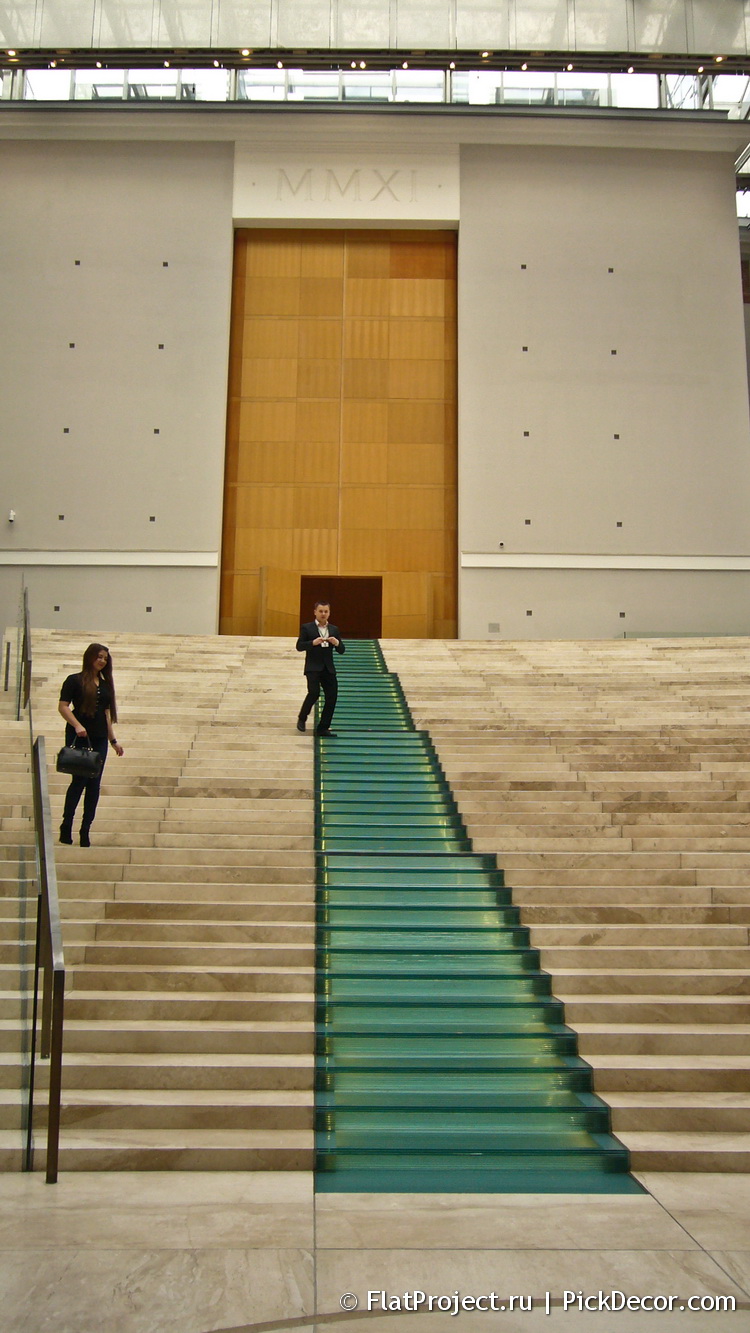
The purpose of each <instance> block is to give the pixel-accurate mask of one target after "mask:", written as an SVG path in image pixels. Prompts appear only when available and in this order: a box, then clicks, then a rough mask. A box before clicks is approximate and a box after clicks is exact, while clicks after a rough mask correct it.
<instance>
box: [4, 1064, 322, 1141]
mask: <svg viewBox="0 0 750 1333" xmlns="http://www.w3.org/2000/svg"><path fill="white" fill-rule="evenodd" d="M67 1072H69V1073H70V1074H71V1075H73V1074H74V1071H73V1070H72V1069H71V1070H69V1071H67ZM45 1110H46V1108H45V1107H44V1105H43V1104H40V1105H39V1106H38V1107H35V1126H36V1128H37V1129H38V1128H40V1127H41V1126H42V1125H43V1124H44V1123H45ZM22 1111H23V1106H22V1098H21V1096H20V1094H18V1093H17V1092H15V1091H12V1090H10V1089H0V1128H2V1129H10V1128H14V1127H19V1128H20V1125H21V1120H22ZM61 1124H62V1129H63V1131H64V1132H65V1131H67V1130H68V1129H74V1130H80V1129H92V1128H94V1129H127V1128H132V1129H133V1130H136V1131H137V1130H139V1129H170V1128H171V1129H176V1130H181V1129H199V1130H211V1129H232V1130H238V1129H246V1130H256V1129H272V1130H288V1129H298V1130H312V1127H313V1093H312V1090H305V1091H302V1090H294V1089H291V1090H289V1089H279V1090H277V1091H273V1092H271V1091H268V1090H259V1089H238V1088H227V1087H223V1088H211V1089H210V1090H206V1089H200V1088H184V1089H180V1088H161V1087H158V1088H132V1087H130V1086H124V1087H120V1088H79V1087H77V1086H75V1085H74V1086H73V1087H72V1088H67V1087H66V1088H65V1089H63V1094H62V1103H61Z"/></svg>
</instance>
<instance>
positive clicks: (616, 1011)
mask: <svg viewBox="0 0 750 1333" xmlns="http://www.w3.org/2000/svg"><path fill="white" fill-rule="evenodd" d="M555 992H556V994H557V997H558V999H562V1000H564V1003H565V1022H566V1023H569V1024H570V1026H571V1027H574V1028H576V1029H577V1030H578V1029H579V1025H581V1024H588V1023H596V1024H605V1023H606V1024H608V1025H611V1029H612V1031H613V1032H615V1031H617V1029H618V1025H619V1024H622V1023H624V1024H626V1025H627V1024H631V1023H643V1024H649V1025H651V1024H654V1023H670V1024H673V1023H680V1022H682V1023H685V1024H694V1023H710V1024H716V1023H719V1024H728V1023H744V1024H748V1025H750V994H748V996H747V997H746V998H745V999H742V998H738V997H736V996H733V995H713V996H705V995H685V994H681V995H675V996H672V997H671V998H670V997H668V996H665V995H646V994H643V995H621V994H619V995H618V994H616V993H614V994H610V995H603V996H597V997H595V998H593V997H590V996H586V997H585V998H584V997H583V996H578V995H562V994H560V990H559V987H558V986H556V987H555Z"/></svg>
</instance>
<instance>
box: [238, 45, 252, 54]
mask: <svg viewBox="0 0 750 1333" xmlns="http://www.w3.org/2000/svg"><path fill="white" fill-rule="evenodd" d="M240 55H241V56H249V55H250V47H249V46H243V48H242V50H241V51H240Z"/></svg>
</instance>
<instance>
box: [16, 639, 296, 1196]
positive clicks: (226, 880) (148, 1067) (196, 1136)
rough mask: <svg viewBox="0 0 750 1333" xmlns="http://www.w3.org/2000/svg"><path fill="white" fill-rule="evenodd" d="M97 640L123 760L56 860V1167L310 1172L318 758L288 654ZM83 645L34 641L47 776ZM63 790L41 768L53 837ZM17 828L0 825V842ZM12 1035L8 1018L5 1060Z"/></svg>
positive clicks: (216, 642) (212, 643) (278, 648)
mask: <svg viewBox="0 0 750 1333" xmlns="http://www.w3.org/2000/svg"><path fill="white" fill-rule="evenodd" d="M85 637H86V636H83V638H85ZM105 641H106V642H107V643H108V644H109V645H110V647H111V650H112V654H113V662H114V668H115V680H116V685H117V691H118V702H119V709H120V720H119V721H118V724H117V730H118V735H119V739H120V740H121V742H122V744H123V745H124V747H125V756H124V757H123V758H122V759H118V758H117V757H116V756H115V755H114V754H113V753H112V752H110V755H109V758H108V760H107V767H106V771H105V777H104V782H103V787H102V797H101V801H100V805H99V811H98V814H97V818H96V821H95V824H94V826H93V829H92V844H93V845H92V846H91V847H90V848H88V849H83V848H80V847H78V845H75V846H73V847H61V846H57V847H56V855H57V870H58V880H59V888H60V896H61V912H62V916H63V921H64V944H65V962H66V973H67V986H66V1022H65V1058H64V1070H63V1109H62V1135H61V1155H60V1168H61V1171H65V1170H71V1169H81V1170H98V1169H123V1168H124V1169H132V1168H139V1169H163V1168H174V1167H179V1168H183V1169H199V1170H211V1169H230V1170H232V1169H261V1168H262V1169H268V1168H283V1169H305V1168H308V1167H310V1166H311V1165H312V1155H313V1138H312V1123H313V1119H312V1107H313V1093H312V1088H313V1012H314V1001H313V996H314V971H313V968H314V869H313V851H312V848H313V840H312V833H313V817H312V810H313V805H312V797H313V787H312V781H313V773H312V767H313V764H312V746H311V744H310V741H309V738H307V737H303V736H300V735H299V734H298V733H297V732H296V731H295V730H294V726H293V723H294V718H295V716H296V712H297V709H298V707H299V702H300V696H301V691H302V686H303V681H302V676H301V671H300V663H299V659H298V658H297V656H296V654H294V653H293V651H291V652H290V651H289V645H288V644H287V643H285V642H283V641H281V640H278V639H267V640H263V639H254V640H247V639H226V638H206V639H196V638H190V639H183V638H181V637H179V636H174V637H168V636H164V637H161V636H153V637H151V636H146V635H109V636H108V637H106V639H105ZM84 647H85V642H83V641H82V636H80V635H76V636H72V635H66V634H60V633H57V632H52V631H50V632H46V633H35V635H34V698H33V703H34V715H35V724H36V728H37V731H42V732H44V733H46V735H47V746H48V752H49V758H50V766H51V767H52V766H53V761H54V755H55V753H56V750H57V748H58V747H59V744H60V743H61V720H60V718H59V716H58V714H57V698H58V692H59V685H60V683H61V681H62V680H63V678H64V677H65V675H67V674H68V673H69V672H70V671H74V670H77V669H80V655H81V652H82V649H83V648H84ZM66 786H67V779H65V778H63V777H61V776H59V775H57V774H56V773H54V772H51V773H50V790H51V800H52V806H53V818H54V819H55V821H56V823H59V819H60V814H61V810H62V800H63V795H64V791H65V788H66ZM79 814H80V811H79ZM9 820H11V824H9V823H8V821H9ZM15 831H16V830H15V829H14V828H13V827H12V818H11V816H10V815H5V816H4V817H3V820H2V825H0V836H2V837H3V838H4V839H6V837H7V838H8V839H10V837H11V835H13V834H15ZM76 836H77V821H76ZM6 845H8V844H6ZM17 1029H18V1023H16V1025H15V1030H9V1027H8V1023H6V1025H5V1033H4V1035H5V1037H6V1041H7V1044H8V1045H11V1044H12V1043H13V1042H14V1041H15V1042H17V1041H18V1030H17ZM41 1077H42V1082H43V1077H44V1075H43V1067H42V1070H41ZM9 1100H10V1099H9ZM11 1109H12V1108H9V1111H10V1110H11ZM39 1118H40V1120H41V1115H40V1117H39ZM0 1147H2V1148H6V1149H7V1150H8V1151H10V1144H9V1143H8V1144H6V1143H5V1140H2V1139H0ZM0 1162H3V1164H4V1165H10V1161H9V1160H7V1161H6V1159H5V1158H3V1157H2V1154H1V1153H0Z"/></svg>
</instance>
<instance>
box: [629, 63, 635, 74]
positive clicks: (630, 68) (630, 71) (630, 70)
mask: <svg viewBox="0 0 750 1333" xmlns="http://www.w3.org/2000/svg"><path fill="white" fill-rule="evenodd" d="M633 72H634V71H633V66H632V65H628V74H632V73H633Z"/></svg>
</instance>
